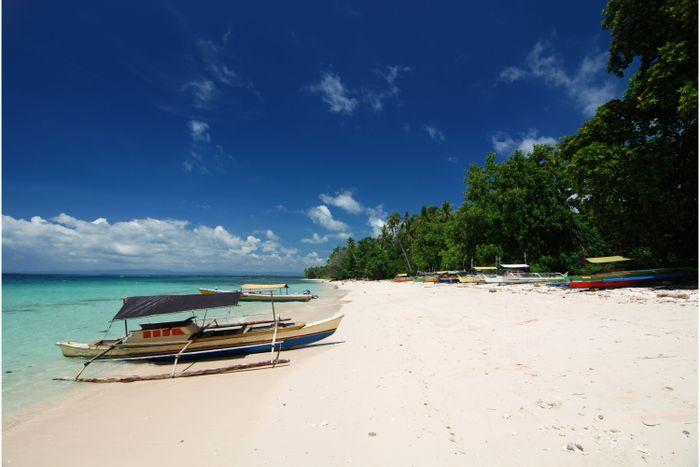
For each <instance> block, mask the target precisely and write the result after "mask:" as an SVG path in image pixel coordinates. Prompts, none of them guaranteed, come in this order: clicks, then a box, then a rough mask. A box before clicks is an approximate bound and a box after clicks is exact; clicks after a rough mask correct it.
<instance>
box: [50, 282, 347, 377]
mask: <svg viewBox="0 0 700 467" xmlns="http://www.w3.org/2000/svg"><path fill="white" fill-rule="evenodd" d="M239 298H240V292H221V293H215V294H194V295H156V296H145V297H128V298H125V299H124V303H123V305H122V307H121V309H120V310H119V311H118V312H117V314H116V315H115V316H114V318H112V321H116V320H123V321H124V329H125V336H124V337H122V338H121V339H101V340H96V341H94V342H92V343H89V344H84V343H77V342H72V341H61V342H57V343H56V345H57V346H58V347H59V348H60V349H61V352H63V355H64V356H65V357H69V358H87V359H89V360H88V361H87V362H85V363H84V367H83V369H82V370H81V371H80V373H78V375H77V376H76V377H75V378H74V379H73V380H74V381H83V382H116V381H119V382H131V381H141V380H151V379H164V378H168V377H169V378H173V377H184V376H196V375H198V374H212V373H221V372H230V371H237V370H244V369H250V368H260V367H266V366H272V367H274V366H276V365H279V364H284V363H288V362H289V360H281V359H280V358H279V353H280V351H282V350H288V349H292V348H297V347H303V346H305V345H309V344H311V343H313V342H316V341H319V340H321V339H325V338H326V337H328V336H330V335H332V334H333V333H334V332H335V331H336V329H338V326H339V325H340V321H341V320H342V318H343V316H342V315H337V316H334V317H331V318H328V319H325V320H321V321H316V322H312V323H303V322H293V321H292V320H291V319H289V318H280V317H279V316H278V315H277V314H276V313H275V306H274V301H273V302H272V319H271V320H260V321H245V322H240V323H225V322H224V323H219V322H218V320H217V319H210V320H209V321H207V320H206V314H205V317H204V318H202V320H201V324H200V323H197V321H196V319H195V317H189V318H187V319H185V320H180V321H166V322H159V323H143V324H141V325H140V329H138V330H134V331H129V329H128V324H127V320H129V319H134V318H144V317H148V316H155V315H164V314H171V313H180V312H186V311H192V312H194V311H197V310H209V309H215V308H224V307H231V306H235V305H237V304H238V301H239ZM261 352H270V359H269V360H266V361H263V362H259V363H249V364H244V365H233V366H227V367H222V368H220V369H214V370H212V369H208V370H200V371H199V372H189V373H185V372H181V373H178V374H176V373H175V369H176V366H177V363H178V362H179V361H197V360H204V359H214V358H222V357H231V356H237V355H238V356H242V355H247V354H253V353H261ZM275 352H276V355H275ZM98 360H103V361H104V360H110V361H114V360H125V361H137V362H138V361H147V362H160V363H162V362H173V367H172V371H171V372H170V374H169V375H155V376H146V377H136V376H132V377H125V378H80V375H81V374H82V372H83V371H84V370H85V368H87V366H88V365H90V364H91V363H93V362H95V361H98ZM56 379H61V380H65V379H66V378H56Z"/></svg>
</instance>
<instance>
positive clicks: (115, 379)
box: [54, 358, 289, 383]
mask: <svg viewBox="0 0 700 467" xmlns="http://www.w3.org/2000/svg"><path fill="white" fill-rule="evenodd" d="M288 363H289V360H287V359H280V358H277V359H275V360H273V361H269V360H266V361H263V362H256V363H244V364H241V365H230V366H224V367H219V368H207V369H204V370H196V371H190V372H184V371H183V372H180V373H178V374H176V375H172V376H171V374H170V373H162V374H159V375H151V376H137V375H131V376H109V377H105V378H77V379H76V378H54V381H77V382H79V383H133V382H135V381H155V380H159V379H172V378H187V377H190V376H205V375H216V374H220V373H231V372H234V371H243V370H250V369H254V368H264V367H271V366H279V365H285V364H288Z"/></svg>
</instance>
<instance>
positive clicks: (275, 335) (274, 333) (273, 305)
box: [270, 291, 279, 368]
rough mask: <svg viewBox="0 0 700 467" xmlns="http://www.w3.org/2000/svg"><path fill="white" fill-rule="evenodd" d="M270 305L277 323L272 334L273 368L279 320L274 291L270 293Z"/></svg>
mask: <svg viewBox="0 0 700 467" xmlns="http://www.w3.org/2000/svg"><path fill="white" fill-rule="evenodd" d="M270 303H271V304H272V319H273V320H274V322H275V329H274V331H273V332H272V345H271V346H270V365H272V367H273V368H274V367H275V341H276V340H277V323H278V322H279V320H278V319H277V314H276V313H275V297H274V294H273V293H272V291H270Z"/></svg>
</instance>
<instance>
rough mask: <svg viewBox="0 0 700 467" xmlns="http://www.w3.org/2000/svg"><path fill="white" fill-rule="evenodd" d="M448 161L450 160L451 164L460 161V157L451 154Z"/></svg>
mask: <svg viewBox="0 0 700 467" xmlns="http://www.w3.org/2000/svg"><path fill="white" fill-rule="evenodd" d="M447 162H449V163H450V164H456V163H457V162H459V158H458V157H455V156H450V157H448V158H447Z"/></svg>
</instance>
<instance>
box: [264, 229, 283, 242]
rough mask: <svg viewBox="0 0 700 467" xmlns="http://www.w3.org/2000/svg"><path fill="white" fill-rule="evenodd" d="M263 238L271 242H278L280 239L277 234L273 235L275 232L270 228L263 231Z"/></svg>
mask: <svg viewBox="0 0 700 467" xmlns="http://www.w3.org/2000/svg"><path fill="white" fill-rule="evenodd" d="M265 238H267V239H268V240H270V241H273V242H278V241H279V240H280V238H279V237H278V236H277V235H275V233H274V232H273V231H272V230H266V231H265Z"/></svg>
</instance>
